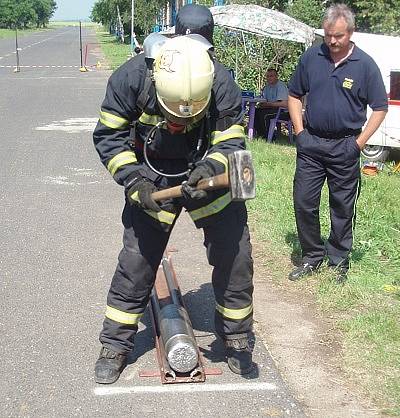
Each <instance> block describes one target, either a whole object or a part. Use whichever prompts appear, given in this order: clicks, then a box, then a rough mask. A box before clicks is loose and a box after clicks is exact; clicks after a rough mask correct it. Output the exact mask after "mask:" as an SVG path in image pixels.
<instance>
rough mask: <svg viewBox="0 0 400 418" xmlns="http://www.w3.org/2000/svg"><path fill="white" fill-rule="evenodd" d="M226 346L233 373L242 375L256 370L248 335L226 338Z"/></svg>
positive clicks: (229, 365)
mask: <svg viewBox="0 0 400 418" xmlns="http://www.w3.org/2000/svg"><path fill="white" fill-rule="evenodd" d="M225 347H226V357H227V359H228V367H229V368H230V369H231V371H232V372H233V373H236V374H241V375H242V374H248V373H250V372H252V371H253V370H254V363H253V355H252V350H251V348H250V346H249V340H248V338H247V337H244V338H239V339H235V340H226V341H225Z"/></svg>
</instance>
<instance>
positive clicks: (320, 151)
mask: <svg viewBox="0 0 400 418" xmlns="http://www.w3.org/2000/svg"><path fill="white" fill-rule="evenodd" d="M296 143H297V158H296V173H295V177H294V187H293V200H294V209H295V216H296V225H297V232H298V236H299V241H300V245H301V250H302V258H303V263H309V264H311V265H314V266H316V265H319V264H320V263H321V262H322V261H323V259H324V257H325V255H326V256H327V257H328V264H329V265H331V266H342V267H344V268H346V269H347V268H348V267H349V253H350V250H351V248H352V244H353V226H354V222H355V206H356V202H357V198H358V195H359V190H360V166H359V160H360V148H359V147H358V145H357V143H356V137H355V136H348V137H345V138H338V139H330V138H329V139H327V138H321V137H319V136H316V135H312V134H310V133H309V132H308V130H307V129H305V130H303V131H302V132H301V133H300V135H298V137H297V140H296ZM325 180H327V183H328V189H329V210H330V220H331V229H330V234H329V237H328V239H327V241H326V243H324V241H323V239H322V238H321V231H320V219H319V207H320V200H321V190H322V187H323V184H324V182H325Z"/></svg>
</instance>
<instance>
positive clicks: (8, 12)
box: [0, 0, 57, 29]
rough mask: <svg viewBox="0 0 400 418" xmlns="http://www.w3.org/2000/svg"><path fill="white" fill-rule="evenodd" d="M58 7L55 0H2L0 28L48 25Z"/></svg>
mask: <svg viewBox="0 0 400 418" xmlns="http://www.w3.org/2000/svg"><path fill="white" fill-rule="evenodd" d="M56 8H57V5H56V2H55V1H54V0H0V28H6V29H7V28H8V29H11V28H14V27H17V28H29V27H33V26H36V27H38V28H39V27H46V25H47V24H48V22H49V20H50V18H51V16H53V14H54V12H55V11H56Z"/></svg>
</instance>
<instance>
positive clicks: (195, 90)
mask: <svg viewBox="0 0 400 418" xmlns="http://www.w3.org/2000/svg"><path fill="white" fill-rule="evenodd" d="M190 6H196V7H197V8H201V10H202V12H204V9H206V10H207V11H208V9H207V8H205V7H203V6H197V5H190ZM187 7H188V6H185V7H184V8H183V9H181V10H184V9H186V8H187ZM192 9H193V8H191V10H192ZM208 13H209V11H208ZM210 15H211V14H210ZM178 18H179V13H178V17H177V19H178ZM181 23H182V22H181ZM200 38H201V37H200V36H199V35H196V36H192V35H187V36H179V37H175V38H172V39H168V40H166V41H165V43H164V44H163V45H162V47H161V48H160V50H159V52H158V54H157V56H156V57H155V60H154V62H152V61H151V60H150V61H149V60H148V59H147V58H146V54H139V55H137V56H135V57H133V58H132V59H130V60H129V61H128V62H126V63H125V64H123V65H122V66H121V67H120V68H119V69H117V70H116V71H115V72H114V73H113V75H112V76H111V77H110V79H109V82H108V86H107V91H106V96H105V99H104V101H103V103H102V107H101V112H100V119H99V122H98V124H97V127H96V129H95V131H94V134H93V138H94V144H95V147H96V150H97V152H98V153H99V155H100V159H101V161H102V162H103V164H104V165H105V167H106V168H107V169H108V171H109V172H110V174H111V175H112V176H113V178H114V179H115V181H116V182H117V183H118V184H120V185H122V186H124V188H125V195H126V204H125V207H124V210H123V215H122V222H123V225H124V237H123V249H122V250H121V252H120V255H119V258H118V265H117V268H116V271H115V274H114V277H113V279H112V283H111V286H110V290H109V293H108V297H107V307H106V313H105V319H104V323H103V329H102V331H101V333H100V342H101V343H102V349H101V352H100V356H99V359H98V360H97V362H96V366H95V379H96V382H98V383H113V382H115V381H116V380H117V379H118V377H119V375H120V373H121V371H122V370H123V368H124V367H125V365H126V361H127V360H126V359H127V355H128V354H129V353H130V352H131V351H132V349H133V346H134V336H135V334H136V332H137V329H138V323H139V321H140V318H141V317H142V315H143V313H144V311H145V309H146V305H147V303H148V300H149V296H150V292H151V290H152V287H153V285H154V281H155V276H156V272H157V269H158V266H159V263H160V261H161V258H162V255H163V253H164V250H165V247H166V245H167V242H168V239H169V236H170V233H171V230H172V228H173V226H174V224H175V222H176V220H177V218H178V216H179V214H180V212H181V210H182V208H186V209H187V211H188V213H189V215H190V216H191V218H192V220H193V221H194V223H195V225H196V227H197V228H203V231H204V238H205V239H204V245H205V247H206V249H207V257H208V261H209V263H210V264H211V265H212V266H213V273H212V284H213V288H214V294H215V300H216V309H215V329H216V333H217V334H218V335H219V336H220V337H221V338H222V339H223V340H224V341H225V344H226V349H227V351H226V353H227V357H228V365H229V367H230V368H231V370H232V371H234V372H235V373H240V374H244V373H249V372H250V371H251V370H252V369H253V363H252V356H251V350H250V347H249V341H248V340H249V338H248V337H249V336H250V335H251V329H252V315H253V304H252V293H253V283H252V276H253V261H252V257H251V244H250V237H249V230H248V226H247V212H246V207H245V204H244V203H243V202H233V201H231V196H230V192H229V190H228V189H222V190H215V191H209V192H205V191H201V192H200V193H199V192H198V191H197V190H196V189H195V188H194V186H195V185H196V184H197V182H198V181H199V180H200V179H202V178H205V177H209V176H213V175H217V174H221V173H223V172H224V171H226V170H227V162H228V159H227V155H228V154H229V153H231V152H234V151H236V150H240V149H244V148H245V134H244V129H243V126H242V120H243V111H242V106H241V93H240V90H239V88H238V87H237V85H236V84H235V82H234V80H233V79H232V77H231V76H230V74H229V73H228V71H227V70H226V69H225V68H224V67H223V66H222V65H221V64H219V63H218V62H217V61H215V60H213V58H212V56H211V55H210V54H209V52H208V51H207V47H205V45H207V44H208V46H209V47H211V44H209V43H208V42H207V41H206V40H205V39H204V40H203V41H204V42H203V41H201V39H200ZM199 39H200V40H199ZM149 62H150V64H151V65H149ZM149 68H150V70H149ZM182 183H184V196H183V197H181V198H176V199H170V200H166V201H162V202H155V201H154V200H153V199H152V198H151V193H152V192H153V191H155V190H159V189H164V188H168V187H173V186H176V185H179V184H182Z"/></svg>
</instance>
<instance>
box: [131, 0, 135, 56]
mask: <svg viewBox="0 0 400 418" xmlns="http://www.w3.org/2000/svg"><path fill="white" fill-rule="evenodd" d="M131 8H132V11H131V12H132V13H131V55H132V57H133V50H134V46H133V45H134V44H135V42H134V37H135V29H134V23H133V22H134V17H135V0H132V7H131Z"/></svg>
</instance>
